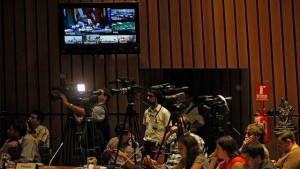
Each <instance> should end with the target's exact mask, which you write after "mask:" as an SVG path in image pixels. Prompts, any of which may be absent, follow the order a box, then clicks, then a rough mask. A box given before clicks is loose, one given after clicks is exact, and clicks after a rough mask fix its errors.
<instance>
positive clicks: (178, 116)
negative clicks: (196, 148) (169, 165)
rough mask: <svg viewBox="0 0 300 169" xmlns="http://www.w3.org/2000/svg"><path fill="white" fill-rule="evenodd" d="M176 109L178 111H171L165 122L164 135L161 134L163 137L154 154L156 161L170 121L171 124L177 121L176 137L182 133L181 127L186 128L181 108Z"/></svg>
mask: <svg viewBox="0 0 300 169" xmlns="http://www.w3.org/2000/svg"><path fill="white" fill-rule="evenodd" d="M177 111H178V113H177V114H175V113H172V114H171V116H170V119H169V121H168V124H167V126H166V130H165V133H164V136H163V138H162V142H161V144H160V145H159V149H158V151H157V154H156V158H155V160H156V161H157V160H158V158H159V155H160V152H161V151H162V149H163V145H164V143H165V140H166V135H167V133H168V131H169V129H170V128H169V126H170V124H171V122H172V123H173V124H175V123H177V127H178V129H177V130H178V131H177V136H178V138H179V137H181V136H182V135H184V131H183V128H186V124H185V122H184V120H183V116H182V110H181V109H179V110H177ZM173 124H172V125H173Z"/></svg>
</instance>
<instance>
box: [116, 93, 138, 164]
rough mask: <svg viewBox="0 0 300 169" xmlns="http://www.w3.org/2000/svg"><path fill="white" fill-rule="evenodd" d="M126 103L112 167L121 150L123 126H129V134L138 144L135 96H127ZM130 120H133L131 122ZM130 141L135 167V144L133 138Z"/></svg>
mask: <svg viewBox="0 0 300 169" xmlns="http://www.w3.org/2000/svg"><path fill="white" fill-rule="evenodd" d="M126 96H127V101H128V105H127V108H126V114H125V118H124V122H123V126H122V132H121V134H120V136H119V143H118V148H117V152H116V156H115V161H114V165H116V162H117V158H118V153H119V151H120V148H121V140H122V137H123V133H124V130H125V125H126V124H129V126H130V129H131V134H133V135H134V138H136V139H137V142H138V143H139V142H140V140H141V139H140V130H139V126H138V121H137V113H136V109H135V104H134V100H135V96H134V94H127V95H126ZM132 118H133V121H132ZM132 123H133V126H132ZM131 139H132V140H131V141H132V146H134V147H133V149H134V152H133V154H134V155H133V157H134V162H135V165H136V163H137V159H136V148H137V147H136V146H137V145H136V143H135V141H134V140H133V137H131Z"/></svg>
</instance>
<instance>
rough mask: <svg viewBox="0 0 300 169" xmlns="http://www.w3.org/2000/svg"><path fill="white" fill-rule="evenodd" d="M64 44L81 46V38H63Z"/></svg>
mask: <svg viewBox="0 0 300 169" xmlns="http://www.w3.org/2000/svg"><path fill="white" fill-rule="evenodd" d="M65 43H66V44H82V36H65Z"/></svg>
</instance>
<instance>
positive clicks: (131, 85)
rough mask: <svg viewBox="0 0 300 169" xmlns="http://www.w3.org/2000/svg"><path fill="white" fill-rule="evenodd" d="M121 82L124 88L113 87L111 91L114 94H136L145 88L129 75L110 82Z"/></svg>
mask: <svg viewBox="0 0 300 169" xmlns="http://www.w3.org/2000/svg"><path fill="white" fill-rule="evenodd" d="M114 83H116V84H121V85H122V88H118V89H111V90H110V92H111V94H112V95H115V94H136V93H138V92H140V91H141V89H143V87H142V86H139V85H137V84H136V81H135V80H131V79H129V78H127V77H121V78H118V79H117V80H115V81H112V82H109V84H114Z"/></svg>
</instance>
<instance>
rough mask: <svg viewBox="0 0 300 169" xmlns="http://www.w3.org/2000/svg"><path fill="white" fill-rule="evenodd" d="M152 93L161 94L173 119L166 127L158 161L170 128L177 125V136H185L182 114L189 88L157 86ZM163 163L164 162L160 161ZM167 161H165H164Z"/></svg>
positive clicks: (167, 85) (170, 119) (158, 152)
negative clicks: (186, 92)
mask: <svg viewBox="0 0 300 169" xmlns="http://www.w3.org/2000/svg"><path fill="white" fill-rule="evenodd" d="M151 90H152V91H156V92H158V93H161V95H162V97H163V103H162V104H163V106H164V107H165V108H167V109H168V110H169V111H170V112H171V117H170V118H169V121H168V123H167V125H166V126H164V127H165V131H164V135H163V137H162V140H161V144H160V145H159V149H158V151H157V154H156V155H155V156H154V157H155V158H156V159H155V160H156V161H157V160H158V159H159V158H160V157H161V156H163V154H162V149H163V144H164V143H165V140H166V134H167V132H168V131H169V126H171V123H172V122H173V125H175V124H177V129H176V130H177V136H178V137H180V136H182V135H183V134H184V130H183V129H186V124H185V122H183V117H182V112H183V110H184V109H185V93H184V92H185V91H187V90H188V87H181V88H176V87H175V86H173V85H170V84H169V83H165V84H161V85H155V86H152V87H151ZM159 161H162V160H159ZM164 161H165V160H164Z"/></svg>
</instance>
